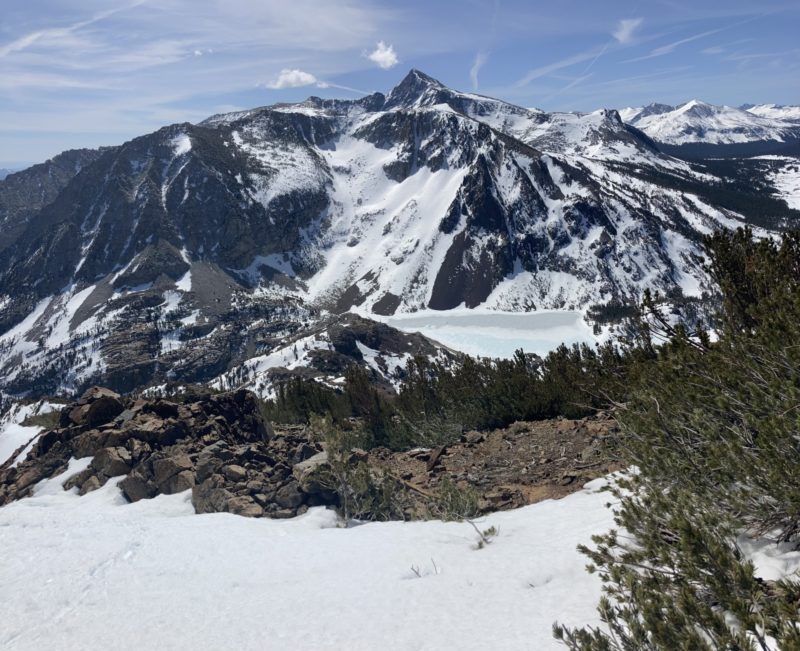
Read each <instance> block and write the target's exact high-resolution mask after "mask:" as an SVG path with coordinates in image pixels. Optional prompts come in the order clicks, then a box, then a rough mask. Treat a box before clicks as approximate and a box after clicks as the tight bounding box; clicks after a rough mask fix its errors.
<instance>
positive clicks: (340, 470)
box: [311, 416, 405, 522]
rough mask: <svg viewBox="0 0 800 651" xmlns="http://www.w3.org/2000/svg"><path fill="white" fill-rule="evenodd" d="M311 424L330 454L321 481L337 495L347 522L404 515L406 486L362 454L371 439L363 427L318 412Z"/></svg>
mask: <svg viewBox="0 0 800 651" xmlns="http://www.w3.org/2000/svg"><path fill="white" fill-rule="evenodd" d="M311 428H312V431H313V432H314V433H315V435H316V437H317V438H318V439H319V440H322V441H324V443H325V451H326V452H327V455H328V463H327V464H326V465H325V466H323V467H322V468H321V469H320V471H319V472H320V475H319V476H318V477H317V481H319V483H320V484H321V485H322V486H324V487H325V488H326V489H328V490H330V491H332V492H333V493H335V494H336V495H337V497H338V499H339V513H340V515H341V516H342V519H343V520H344V521H345V522H349V521H350V520H398V519H399V520H402V519H404V506H405V499H404V493H403V490H402V488H401V487H400V486H399V485H398V483H397V481H396V480H395V479H394V478H393V477H391V476H389V475H388V474H387V473H385V472H383V471H381V470H380V469H379V468H376V467H374V466H370V465H369V464H367V463H366V461H364V459H363V458H361V454H360V451H361V450H362V448H363V447H364V444H365V443H366V442H367V441H368V440H369V434H368V433H367V432H365V430H364V429H363V427H361V426H359V425H357V424H353V423H350V424H349V426H348V425H345V426H342V425H337V424H335V423H333V422H332V420H331V419H330V418H329V417H320V416H314V417H312V419H311Z"/></svg>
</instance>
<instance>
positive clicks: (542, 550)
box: [0, 459, 611, 651]
mask: <svg viewBox="0 0 800 651" xmlns="http://www.w3.org/2000/svg"><path fill="white" fill-rule="evenodd" d="M86 462H88V459H86V460H82V461H73V462H72V464H71V471H72V472H77V471H79V470H80V469H81V468H83V467H85V465H86ZM65 477H66V475H62V476H61V477H60V478H56V479H53V480H47V481H45V482H42V483H41V484H40V485H39V486H38V487H37V491H36V495H35V496H34V497H32V498H29V499H24V500H22V501H19V502H16V503H13V504H10V505H8V506H6V507H3V508H2V509H0V547H1V548H2V549H3V551H4V561H3V563H2V564H0V585H2V586H3V590H2V598H0V621H2V622H3V626H2V627H0V647H2V648H3V649H7V650H8V651H23V650H28V649H30V650H34V649H35V650H37V651H38V650H40V649H46V648H52V649H59V651H69V650H72V649H75V650H78V649H80V650H83V649H85V648H86V647H87V645H89V644H91V646H93V647H96V648H103V649H112V648H113V649H115V650H117V651H125V650H127V649H131V650H134V649H136V650H138V649H142V648H158V649H189V648H191V649H195V650H203V649H209V650H214V651H216V650H218V649H241V650H248V649H253V650H256V649H257V650H259V651H263V650H268V649H298V650H309V651H310V650H315V651H316V650H324V649H348V650H350V651H356V650H359V649H364V650H368V649H369V650H372V649H376V648H381V649H383V650H385V651H389V650H391V649H403V650H406V649H431V650H433V649H460V650H469V649H475V650H478V649H486V648H495V649H503V651H513V650H515V649H537V650H539V651H546V650H547V649H554V650H555V649H560V648H562V647H561V646H559V645H558V644H557V643H556V642H555V641H554V640H553V639H552V635H551V625H552V623H553V621H555V620H558V621H561V622H564V623H566V624H570V625H578V624H582V623H592V624H597V623H598V622H597V617H596V613H595V606H596V603H597V599H598V597H599V595H600V582H599V580H598V579H597V578H596V577H594V576H592V575H589V574H587V573H586V572H585V570H584V565H585V562H584V558H583V557H581V555H580V554H578V552H577V551H576V550H575V547H576V545H577V544H578V543H581V542H587V541H588V540H589V538H590V536H591V535H592V534H593V533H597V532H601V531H604V530H606V529H607V528H608V527H609V526H610V525H611V514H610V512H609V511H608V510H607V509H606V508H604V506H603V505H604V503H605V502H606V501H607V499H608V493H599V492H597V488H598V486H599V485H600V484H601V483H602V480H601V481H598V482H593V483H592V485H591V487H587V488H586V489H584V490H583V491H581V492H579V493H576V494H574V495H572V496H570V497H567V498H565V499H563V500H559V501H546V502H541V503H539V504H536V505H533V506H529V507H526V508H523V509H519V510H516V511H509V512H505V513H498V514H495V515H492V516H488V517H486V518H483V519H482V520H481V521H480V523H479V525H480V526H482V527H489V526H495V527H497V528H498V529H499V534H498V536H497V537H496V538H495V539H494V541H493V542H492V543H491V544H490V545H489V546H488V547H486V548H484V549H482V550H476V549H475V540H476V534H475V532H474V531H473V529H472V528H471V527H470V525H469V524H467V523H452V522H451V523H443V522H436V521H433V522H413V523H402V522H393V523H375V524H365V525H362V526H357V527H352V528H348V529H341V528H337V527H336V519H335V516H334V515H333V513H332V512H331V511H326V510H324V509H312V510H311V511H309V512H308V513H307V514H306V515H304V516H301V517H299V518H296V519H294V520H287V521H278V520H250V519H246V518H242V517H238V516H234V515H229V514H225V513H219V514H212V515H195V514H194V513H193V509H192V506H191V504H190V503H189V496H188V493H184V494H180V495H173V496H160V497H158V498H156V499H153V500H143V501H140V502H137V503H135V504H126V503H125V501H124V499H123V498H122V496H121V494H120V492H119V490H118V489H117V488H116V486H115V482H114V481H113V480H112V481H111V482H109V483H108V484H107V485H106V486H105V487H104V488H102V489H100V490H98V491H95V492H93V493H89V494H88V495H86V496H84V497H78V496H77V495H76V494H74V493H66V492H63V491H62V490H61V488H60V483H61V482H63V481H64V479H65ZM412 566H413V567H415V568H416V569H417V571H418V572H419V574H420V575H421V576H420V577H417V575H416V573H415V572H414V571H413V570H412Z"/></svg>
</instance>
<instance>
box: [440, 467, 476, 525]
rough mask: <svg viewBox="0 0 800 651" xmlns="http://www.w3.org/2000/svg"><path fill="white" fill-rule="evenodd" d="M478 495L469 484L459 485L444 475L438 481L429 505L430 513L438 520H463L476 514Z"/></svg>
mask: <svg viewBox="0 0 800 651" xmlns="http://www.w3.org/2000/svg"><path fill="white" fill-rule="evenodd" d="M478 500H479V495H478V491H476V490H475V489H474V488H472V487H471V486H459V485H458V484H456V483H455V482H454V481H452V480H451V479H450V478H449V477H447V476H445V477H443V478H442V480H441V481H440V482H439V486H438V489H437V491H436V497H435V499H434V500H433V502H432V503H431V505H430V511H431V515H432V516H433V517H435V518H436V519H438V520H445V521H449V520H459V521H460V520H465V519H468V518H472V517H475V516H476V515H478V512H479V508H478Z"/></svg>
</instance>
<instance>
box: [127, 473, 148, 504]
mask: <svg viewBox="0 0 800 651" xmlns="http://www.w3.org/2000/svg"><path fill="white" fill-rule="evenodd" d="M119 487H120V489H121V490H122V494H123V495H124V496H125V498H126V499H127V500H128V501H129V502H138V501H139V500H146V499H150V498H151V497H155V495H156V487H155V486H153V484H152V483H150V482H148V481H147V480H146V479H145V478H144V477H143V476H142V475H141V474H140V473H139V472H137V471H134V472H133V473H131V474H130V475H128V476H127V477H125V479H123V480H122V481H121V482H120V484H119Z"/></svg>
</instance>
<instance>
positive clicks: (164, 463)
mask: <svg viewBox="0 0 800 651" xmlns="http://www.w3.org/2000/svg"><path fill="white" fill-rule="evenodd" d="M191 469H192V460H191V459H190V458H189V455H188V454H186V453H185V452H179V453H178V454H175V455H172V456H164V457H160V458H157V459H154V460H153V481H155V483H156V485H157V486H158V487H159V488H161V487H162V485H165V484H166V482H167V481H168V480H169V479H170V478H172V477H173V476H175V475H177V474H178V473H179V472H182V471H184V470H191Z"/></svg>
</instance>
